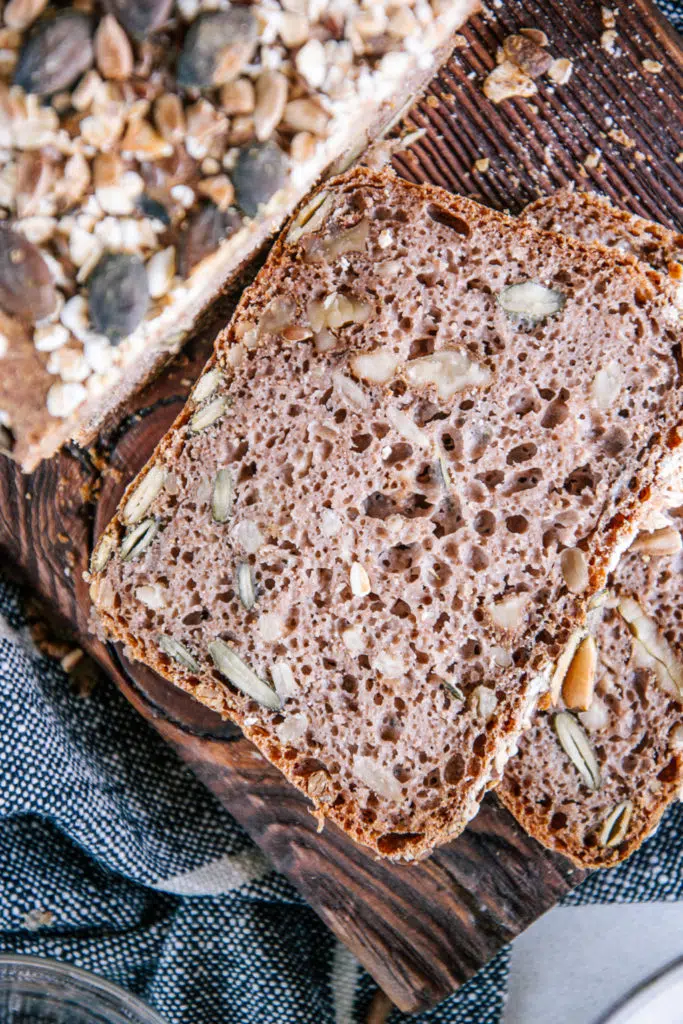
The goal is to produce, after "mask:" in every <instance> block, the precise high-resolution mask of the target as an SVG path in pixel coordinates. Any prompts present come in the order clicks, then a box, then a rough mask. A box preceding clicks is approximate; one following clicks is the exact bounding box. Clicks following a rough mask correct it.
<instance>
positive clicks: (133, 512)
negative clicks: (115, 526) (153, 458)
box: [121, 465, 166, 526]
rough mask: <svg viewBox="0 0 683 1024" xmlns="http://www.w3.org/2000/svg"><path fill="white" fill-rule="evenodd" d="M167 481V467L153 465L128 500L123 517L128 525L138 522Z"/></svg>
mask: <svg viewBox="0 0 683 1024" xmlns="http://www.w3.org/2000/svg"><path fill="white" fill-rule="evenodd" d="M165 482H166V467H165V466H162V465H156V466H152V468H151V469H150V471H149V473H147V475H146V476H145V478H144V480H142V481H141V482H140V483H139V484H138V486H137V487H136V488H135V490H134V491H133V493H132V494H131V496H130V498H129V499H128V501H127V502H126V504H125V505H124V508H123V512H122V513H121V518H122V519H123V521H124V523H126V525H127V526H134V525H135V524H136V523H138V522H139V521H140V520H141V519H142V517H143V516H144V514H145V512H146V511H147V509H148V508H149V506H150V505H151V504H152V502H153V501H154V499H155V498H156V497H157V495H158V494H159V493H160V491H161V488H162V487H163V486H164V484H165Z"/></svg>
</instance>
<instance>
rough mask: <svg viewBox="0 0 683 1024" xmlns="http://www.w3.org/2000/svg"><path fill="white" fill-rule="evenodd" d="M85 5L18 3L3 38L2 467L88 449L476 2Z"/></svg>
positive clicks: (418, 76) (404, 91)
mask: <svg viewBox="0 0 683 1024" xmlns="http://www.w3.org/2000/svg"><path fill="white" fill-rule="evenodd" d="M85 7H86V8H87V10H86V9H84V7H83V5H82V4H79V5H74V7H73V8H70V7H69V6H68V4H65V3H49V4H48V3H46V2H45V0H21V2H18V0H17V3H14V4H9V5H7V9H6V11H5V13H4V24H3V26H2V28H1V32H2V55H3V56H2V62H1V63H0V212H1V214H2V231H0V311H1V312H2V313H3V315H5V314H6V315H7V316H9V317H13V318H14V319H15V320H17V321H18V324H19V325H20V327H21V329H19V328H17V329H15V330H9V331H8V330H6V329H5V328H4V327H3V325H2V323H0V359H2V370H3V373H2V376H1V377H0V450H1V451H5V452H10V453H11V454H12V456H13V457H14V458H15V459H16V460H17V461H18V462H20V463H21V464H22V466H23V467H24V468H25V469H31V468H33V467H34V466H35V464H36V463H37V462H38V461H40V459H42V458H44V457H46V456H48V455H50V454H52V453H53V452H54V451H55V450H56V449H57V448H58V447H59V445H60V444H61V443H62V442H64V441H65V440H67V439H69V438H71V439H74V440H76V441H77V442H78V443H80V444H84V443H87V442H89V441H91V440H92V439H93V437H94V436H95V434H96V433H97V431H98V429H99V428H101V427H102V425H103V423H104V422H105V421H106V420H107V418H111V417H112V416H113V415H114V414H115V413H116V411H117V410H118V409H119V408H120V406H121V405H122V404H123V403H124V402H125V401H126V400H127V399H128V398H129V397H130V395H131V394H132V393H133V392H135V391H136V390H137V389H138V388H140V387H141V386H142V385H143V384H144V383H145V382H146V381H147V380H148V379H149V378H150V377H151V376H152V375H153V374H154V373H155V372H156V371H158V370H159V369H160V367H161V366H163V364H164V363H165V362H167V361H168V360H169V359H170V358H171V357H172V356H173V355H174V354H175V353H176V352H177V351H178V350H179V348H180V346H181V344H182V342H183V340H184V339H185V337H186V336H187V334H188V333H189V332H190V330H191V329H192V327H193V325H194V323H195V322H196V320H197V318H198V317H199V315H200V314H201V313H202V312H203V310H204V309H205V308H206V307H207V306H208V305H209V304H210V303H211V302H212V301H213V300H214V299H215V298H216V296H217V295H219V294H220V292H221V291H222V289H224V288H225V286H226V284H227V283H228V282H230V281H231V280H232V279H233V278H235V277H236V275H237V273H238V272H239V270H240V269H241V267H242V266H243V265H244V264H245V262H246V261H247V260H248V259H249V258H250V257H251V256H252V255H253V254H254V253H255V252H256V251H257V250H258V249H259V248H260V247H261V246H262V245H263V243H264V242H265V241H266V240H267V239H268V238H269V237H270V236H271V235H272V234H273V233H275V232H276V231H277V230H278V229H279V228H280V227H281V225H282V223H283V222H284V220H285V219H286V217H288V216H289V215H290V214H291V212H292V210H293V209H294V207H295V206H296V205H297V203H298V202H299V201H300V199H301V197H302V196H304V195H305V194H306V193H307V192H308V191H309V189H310V188H311V187H312V186H313V185H314V184H315V183H316V182H317V181H318V180H319V179H320V177H321V176H322V175H324V174H326V173H330V170H331V168H332V167H333V166H337V169H339V167H340V166H348V164H350V163H351V162H352V161H353V160H354V159H355V157H356V156H357V155H358V154H359V153H360V152H361V151H362V150H363V149H364V148H365V146H366V145H367V144H368V143H369V142H370V141H372V140H373V139H374V138H376V137H377V136H378V135H381V134H382V132H383V131H384V130H385V129H387V127H389V126H390V125H391V124H393V123H394V122H395V121H396V120H397V118H398V117H399V116H400V115H401V113H402V112H403V110H404V108H405V106H406V105H407V104H408V103H409V102H411V101H412V99H414V98H415V96H416V94H417V93H419V92H420V91H421V90H422V89H423V88H424V87H425V85H426V84H427V82H428V81H429V79H430V78H431V77H432V76H433V75H434V73H435V72H436V70H437V68H438V66H439V64H440V63H441V62H442V61H443V60H444V59H445V58H446V57H447V56H448V54H449V52H450V50H451V47H452V41H453V38H454V35H455V34H456V32H457V30H458V29H459V28H460V27H461V26H462V24H463V22H464V21H465V20H466V18H467V17H468V16H469V15H470V14H472V13H473V11H475V10H477V9H478V7H479V0H445V2H441V0H420V2H419V3H416V4H415V5H412V4H411V5H406V4H404V3H402V2H401V0H376V2H375V0H373V3H372V4H371V5H369V7H368V6H367V5H366V4H365V3H361V2H360V0H344V2H343V3H341V4H340V3H338V2H336V0H316V3H311V4H305V3H295V4H292V3H288V2H282V3H281V2H279V0H272V2H271V0H264V2H260V0H246V2H241V3H239V4H231V3H229V2H227V0H225V2H223V0H221V2H220V3H218V4H217V3H215V2H211V0H146V2H145V3H143V4H140V3H139V2H138V0H116V3H105V4H103V5H93V4H86V5H85ZM102 8H104V9H102ZM5 349H7V350H8V351H7V358H6V359H5V358H4V355H5V353H4V350H5Z"/></svg>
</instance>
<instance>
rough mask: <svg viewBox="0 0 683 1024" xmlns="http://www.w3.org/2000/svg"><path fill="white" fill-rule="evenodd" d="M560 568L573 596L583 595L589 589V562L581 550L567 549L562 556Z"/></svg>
mask: <svg viewBox="0 0 683 1024" xmlns="http://www.w3.org/2000/svg"><path fill="white" fill-rule="evenodd" d="M560 568H561V570H562V576H563V577H564V582H565V583H566V584H567V589H568V590H571V592H572V594H582V593H583V592H584V590H587V589H588V586H589V584H590V576H589V573H588V562H587V561H586V556H585V555H584V553H583V551H582V550H581V548H565V550H564V551H563V552H562V554H561V555H560Z"/></svg>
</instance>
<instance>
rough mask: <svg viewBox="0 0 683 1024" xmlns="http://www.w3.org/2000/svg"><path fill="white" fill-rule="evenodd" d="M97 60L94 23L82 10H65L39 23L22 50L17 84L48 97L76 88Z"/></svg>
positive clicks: (15, 79) (15, 78)
mask: <svg viewBox="0 0 683 1024" xmlns="http://www.w3.org/2000/svg"><path fill="white" fill-rule="evenodd" d="M93 59H94V51H93V43H92V23H91V20H90V18H88V17H87V15H85V14H81V13H80V12H79V11H65V12H64V13H63V14H59V15H58V16H57V17H56V18H52V19H51V20H45V21H41V22H39V23H38V25H37V26H36V28H35V29H34V31H33V32H32V33H31V34H30V35H29V37H28V39H27V40H26V42H25V43H24V45H23V47H22V48H21V52H20V54H19V60H18V62H17V66H16V69H15V71H14V84H15V85H19V86H21V88H22V89H23V90H24V92H32V93H37V94H38V95H39V96H49V95H51V94H52V93H55V92H62V91H63V90H64V89H68V88H69V86H71V85H73V83H74V82H75V81H76V79H77V78H80V77H81V75H82V74H83V73H84V72H85V71H87V70H88V68H89V67H90V66H91V65H92V62H93Z"/></svg>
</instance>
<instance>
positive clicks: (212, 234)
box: [178, 203, 242, 277]
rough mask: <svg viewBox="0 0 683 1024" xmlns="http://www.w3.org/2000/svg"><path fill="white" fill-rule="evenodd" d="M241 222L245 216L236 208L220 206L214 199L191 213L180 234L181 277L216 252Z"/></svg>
mask: <svg viewBox="0 0 683 1024" xmlns="http://www.w3.org/2000/svg"><path fill="white" fill-rule="evenodd" d="M241 226H242V218H241V217H240V215H239V213H238V212H237V210H233V209H229V210H219V209H218V207H217V206H216V205H215V204H214V203H206V204H205V205H204V206H203V207H200V209H199V210H197V211H196V213H193V214H191V216H190V217H188V219H187V222H186V226H185V228H184V229H183V231H182V232H181V235H180V245H179V260H178V265H179V269H180V273H181V275H182V277H189V275H190V273H191V271H192V270H193V269H194V267H196V266H197V264H198V263H201V261H202V260H203V259H205V257H206V256H210V255H211V254H212V253H214V252H215V251H216V249H218V247H219V245H220V244H221V242H223V241H224V240H225V239H226V238H230V237H231V236H232V235H234V234H235V232H236V231H238V230H239V229H240V227H241Z"/></svg>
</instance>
